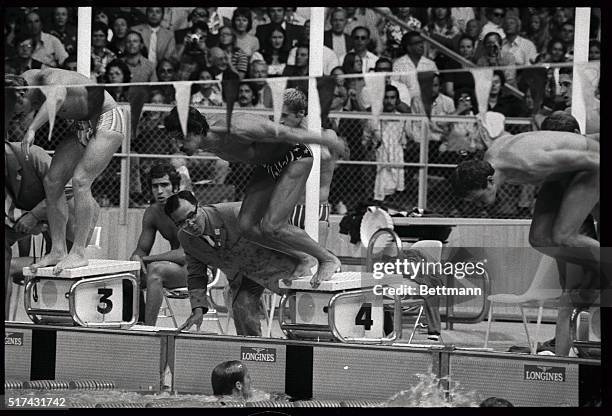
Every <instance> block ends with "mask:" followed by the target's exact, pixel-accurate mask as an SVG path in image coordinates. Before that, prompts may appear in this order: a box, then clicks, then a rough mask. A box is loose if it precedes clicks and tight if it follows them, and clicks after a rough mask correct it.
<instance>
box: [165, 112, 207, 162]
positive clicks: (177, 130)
mask: <svg viewBox="0 0 612 416" xmlns="http://www.w3.org/2000/svg"><path fill="white" fill-rule="evenodd" d="M164 127H165V128H166V132H168V135H169V137H170V138H171V139H172V140H174V141H175V142H176V145H177V147H178V150H180V151H182V152H184V153H185V154H187V155H189V156H191V155H193V154H194V153H195V152H196V151H197V150H198V148H200V147H201V145H202V142H203V139H204V137H206V134H207V133H208V130H209V127H208V123H207V122H206V117H204V116H203V115H202V113H200V112H199V111H198V110H197V109H195V108H194V107H189V114H188V116H187V136H184V135H183V129H182V128H181V122H180V121H179V116H178V109H177V107H174V108H173V109H172V111H170V114H168V116H167V117H166V118H165V119H164Z"/></svg>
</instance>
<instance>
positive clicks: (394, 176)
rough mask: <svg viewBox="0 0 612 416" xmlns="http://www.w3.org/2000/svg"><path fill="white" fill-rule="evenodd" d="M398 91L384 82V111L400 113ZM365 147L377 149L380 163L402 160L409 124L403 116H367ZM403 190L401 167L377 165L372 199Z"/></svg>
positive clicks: (378, 199)
mask: <svg viewBox="0 0 612 416" xmlns="http://www.w3.org/2000/svg"><path fill="white" fill-rule="evenodd" d="M398 102H399V91H398V90H397V88H395V87H394V86H392V85H386V86H385V96H384V99H383V112H385V113H392V114H399V112H398V111H397V108H396V107H397V103H398ZM363 135H364V140H365V143H366V147H367V148H368V149H371V150H372V151H374V152H375V153H376V161H377V162H379V163H404V148H405V147H406V143H407V136H408V127H407V123H406V121H405V120H380V121H378V122H376V121H374V120H373V119H370V120H368V122H367V124H366V126H365V128H364V131H363ZM403 191H404V168H403V167H397V166H393V167H391V166H381V165H377V166H376V179H375V183H374V199H375V200H377V201H383V200H384V199H385V198H386V197H387V196H390V195H393V194H394V193H395V192H403Z"/></svg>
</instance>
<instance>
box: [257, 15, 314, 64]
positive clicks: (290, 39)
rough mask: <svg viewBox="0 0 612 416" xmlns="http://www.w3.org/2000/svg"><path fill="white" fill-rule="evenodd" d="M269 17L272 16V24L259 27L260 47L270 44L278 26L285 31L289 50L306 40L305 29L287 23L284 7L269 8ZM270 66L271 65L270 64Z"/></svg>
mask: <svg viewBox="0 0 612 416" xmlns="http://www.w3.org/2000/svg"><path fill="white" fill-rule="evenodd" d="M268 15H269V16H270V23H268V24H266V25H261V26H258V27H257V34H256V36H257V38H258V39H259V44H260V45H265V44H266V43H267V42H269V39H270V38H271V36H272V32H273V31H277V30H278V26H281V27H282V29H283V34H284V36H285V43H286V48H287V50H289V49H291V48H292V47H294V46H295V45H296V44H297V43H298V42H302V41H303V40H304V28H303V27H302V26H297V25H292V24H291V23H287V22H286V21H285V8H284V7H268ZM268 65H270V63H269V62H268Z"/></svg>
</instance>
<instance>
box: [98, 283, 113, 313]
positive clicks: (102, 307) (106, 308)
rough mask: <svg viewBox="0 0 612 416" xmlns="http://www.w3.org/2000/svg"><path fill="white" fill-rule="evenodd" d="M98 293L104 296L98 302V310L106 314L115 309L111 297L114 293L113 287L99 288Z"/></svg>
mask: <svg viewBox="0 0 612 416" xmlns="http://www.w3.org/2000/svg"><path fill="white" fill-rule="evenodd" d="M98 294H99V295H101V296H102V297H101V298H100V303H99V304H98V312H100V313H101V314H102V315H106V314H107V313H109V312H110V311H112V310H113V301H112V300H110V299H109V298H110V297H111V296H112V295H113V289H110V288H100V289H98Z"/></svg>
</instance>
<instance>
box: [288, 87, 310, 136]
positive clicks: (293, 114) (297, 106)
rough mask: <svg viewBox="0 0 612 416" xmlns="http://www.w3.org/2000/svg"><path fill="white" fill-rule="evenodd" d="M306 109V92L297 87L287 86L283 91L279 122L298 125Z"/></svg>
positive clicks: (289, 125) (292, 125) (290, 125)
mask: <svg viewBox="0 0 612 416" xmlns="http://www.w3.org/2000/svg"><path fill="white" fill-rule="evenodd" d="M307 111H308V100H307V98H306V94H304V93H303V92H302V91H300V90H299V89H297V88H288V89H286V90H285V92H284V93H283V110H282V113H281V124H284V125H285V126H288V127H298V126H299V125H300V123H301V122H302V120H303V119H304V116H306V113H307Z"/></svg>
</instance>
